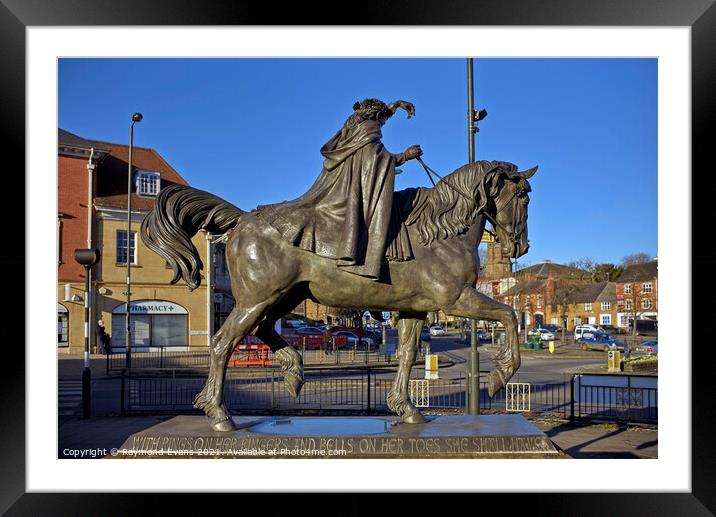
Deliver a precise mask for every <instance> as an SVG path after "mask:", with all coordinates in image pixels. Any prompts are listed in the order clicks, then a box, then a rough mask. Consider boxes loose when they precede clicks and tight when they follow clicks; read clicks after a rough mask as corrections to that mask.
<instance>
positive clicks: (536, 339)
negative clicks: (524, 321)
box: [525, 335, 542, 350]
mask: <svg viewBox="0 0 716 517" xmlns="http://www.w3.org/2000/svg"><path fill="white" fill-rule="evenodd" d="M525 348H526V349H527V350H541V349H542V342H541V339H540V336H539V335H535V336H527V343H525Z"/></svg>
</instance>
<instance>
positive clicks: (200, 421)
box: [113, 414, 568, 459]
mask: <svg viewBox="0 0 716 517" xmlns="http://www.w3.org/2000/svg"><path fill="white" fill-rule="evenodd" d="M427 418H428V421H427V422H426V423H424V424H402V423H399V422H398V421H397V419H396V417H384V416H365V417H295V416H291V417H288V416H284V417H282V416H257V417H250V416H235V417H233V421H234V423H235V424H236V427H237V430H236V431H231V432H226V433H220V432H216V431H213V430H211V428H210V427H209V422H208V420H207V419H206V417H203V416H177V417H174V418H171V419H170V420H167V421H166V422H162V423H161V424H157V425H155V426H153V427H150V428H148V429H145V430H144V431H140V432H138V433H135V434H133V435H131V436H130V437H129V438H128V439H127V440H126V441H125V443H124V444H123V445H122V447H121V449H120V450H119V453H118V454H117V456H113V457H114V458H145V459H146V458H167V457H175V458H179V457H181V458H301V459H306V458H336V459H345V458H501V459H510V458H522V459H524V458H537V459H559V458H568V456H567V455H566V454H565V453H564V452H562V451H561V450H559V449H558V448H557V447H555V445H554V444H553V443H552V441H551V440H550V439H549V438H548V437H547V435H546V434H544V433H543V432H542V431H540V430H539V429H538V428H537V427H535V426H534V425H533V424H532V423H531V422H529V421H528V420H527V419H526V418H525V417H523V416H522V415H519V414H506V415H478V416H468V415H464V416H463V415H455V416H453V415H451V416H432V417H427Z"/></svg>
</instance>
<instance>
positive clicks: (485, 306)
mask: <svg viewBox="0 0 716 517" xmlns="http://www.w3.org/2000/svg"><path fill="white" fill-rule="evenodd" d="M443 310H444V311H445V313H446V314H450V315H452V316H462V317H463V318H470V319H475V320H497V321H499V322H501V323H502V325H503V326H504V327H505V342H504V343H503V344H502V346H501V347H500V349H499V350H498V352H497V353H496V354H495V355H494V356H493V357H492V362H493V363H494V364H495V369H494V370H493V371H492V373H490V377H489V380H488V385H487V386H488V392H489V394H490V396H491V397H492V396H493V395H494V394H495V393H497V392H498V391H499V390H500V389H502V388H503V387H504V386H505V385H506V384H507V382H508V381H509V380H510V379H511V378H512V376H513V375H514V373H515V372H516V371H517V369H518V368H519V367H520V361H521V360H520V345H519V336H518V335H517V317H516V316H515V311H514V310H513V309H512V307H510V306H509V305H505V304H504V303H500V302H498V301H497V300H493V299H492V298H490V297H489V296H486V295H484V294H482V293H481V292H479V291H477V290H475V289H473V288H472V287H466V288H465V289H463V291H462V292H461V293H460V296H459V297H458V299H457V300H456V301H455V303H454V304H453V305H452V306H449V307H445V308H444V309H443Z"/></svg>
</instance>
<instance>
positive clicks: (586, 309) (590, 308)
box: [584, 303, 592, 311]
mask: <svg viewBox="0 0 716 517" xmlns="http://www.w3.org/2000/svg"><path fill="white" fill-rule="evenodd" d="M584 310H585V311H591V310H592V304H591V303H585V304H584Z"/></svg>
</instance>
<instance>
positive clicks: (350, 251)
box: [255, 120, 397, 280]
mask: <svg viewBox="0 0 716 517" xmlns="http://www.w3.org/2000/svg"><path fill="white" fill-rule="evenodd" d="M381 137H382V134H381V131H380V124H379V123H378V122H376V121H375V120H363V121H361V122H359V123H357V124H355V125H354V126H352V127H347V125H346V126H344V127H343V128H342V129H341V130H340V131H339V132H338V133H336V135H335V136H334V137H333V138H331V139H330V140H329V141H328V142H327V143H326V144H325V145H324V146H323V147H322V148H321V154H322V155H323V156H324V158H325V160H324V161H323V170H322V171H321V173H320V175H319V176H318V179H317V180H316V181H315V183H314V184H313V186H311V188H310V189H309V190H308V192H306V193H305V194H304V195H302V196H301V197H299V198H297V199H294V200H293V201H286V202H284V203H278V204H274V205H263V206H259V207H257V209H256V211H255V213H256V215H257V216H258V217H260V218H261V219H263V220H264V221H266V222H267V223H269V224H270V225H271V226H272V227H274V228H275V229H276V230H278V232H279V233H280V234H281V235H283V237H284V238H286V239H287V240H288V241H289V242H291V243H292V244H293V245H294V246H298V247H300V248H301V249H304V250H307V251H310V252H313V253H316V254H317V255H320V256H322V257H327V258H330V259H335V260H336V261H337V265H338V266H339V267H341V268H342V269H343V270H345V271H348V272H351V273H355V274H358V275H362V276H366V277H368V278H371V279H374V280H377V279H378V278H379V277H380V272H381V267H382V266H383V263H384V262H385V251H386V244H387V240H388V237H389V233H391V232H390V230H391V229H390V218H391V210H392V198H393V185H394V181H395V165H396V158H397V157H396V156H395V155H393V154H391V153H390V152H388V151H387V150H386V149H385V147H383V144H382V143H381Z"/></svg>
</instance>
